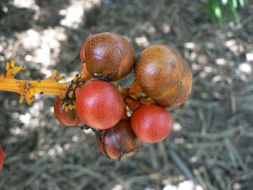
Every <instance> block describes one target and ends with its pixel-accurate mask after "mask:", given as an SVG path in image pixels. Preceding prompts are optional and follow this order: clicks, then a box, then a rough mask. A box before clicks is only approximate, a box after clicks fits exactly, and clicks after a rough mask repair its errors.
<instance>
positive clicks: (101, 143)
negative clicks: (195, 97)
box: [0, 33, 192, 159]
mask: <svg viewBox="0 0 253 190" xmlns="http://www.w3.org/2000/svg"><path fill="white" fill-rule="evenodd" d="M80 59H81V62H82V71H81V72H80V74H77V75H76V76H75V77H74V79H73V80H72V81H71V82H69V83H59V80H61V79H62V77H56V75H57V72H56V71H55V72H54V73H53V74H52V76H51V77H49V78H46V79H43V80H41V81H22V80H16V79H15V75H16V73H18V72H19V71H20V70H22V69H23V68H21V67H17V66H15V63H13V62H14V61H12V62H11V63H8V64H7V66H6V72H5V73H4V74H2V75H0V84H1V85H2V87H1V85H0V90H8V91H14V92H17V93H19V94H21V97H20V102H22V101H23V100H24V99H26V100H27V102H28V103H31V102H32V101H33V100H34V95H35V94H36V93H50V94H54V95H57V96H56V98H55V101H54V112H55V117H56V118H57V119H58V120H59V121H60V122H61V123H62V124H63V125H65V126H85V127H86V128H91V129H92V130H93V131H94V132H95V134H96V138H97V144H98V148H99V150H100V151H101V152H102V153H103V154H105V155H106V156H107V157H109V158H112V159H121V158H123V157H129V156H131V155H133V154H134V153H136V152H137V151H138V150H139V148H140V143H141V142H147V143H155V142H159V141H162V140H164V139H165V138H166V137H167V136H168V135H169V133H170V132H171V129H172V118H171V115H170V113H169V112H168V111H167V110H166V108H175V107H178V106H180V105H182V104H183V103H184V102H185V101H186V100H187V99H188V97H189V95H190V93H191V86H192V72H191V70H190V68H189V66H188V65H187V64H186V63H185V62H184V60H182V58H181V57H180V56H179V55H178V54H177V53H176V52H175V51H174V50H173V49H172V48H170V47H169V46H165V45H152V46H150V47H147V48H146V49H144V50H143V51H142V52H141V54H140V56H139V57H138V59H136V56H135V52H134V49H133V48H132V46H131V45H130V43H129V42H128V41H127V40H126V39H125V38H124V37H123V36H120V35H117V34H113V33H100V34H94V35H90V36H89V37H88V38H87V39H86V40H85V41H84V43H83V45H82V48H81V50H80ZM133 69H134V74H135V80H134V82H133V84H132V85H131V86H130V87H129V88H122V87H120V85H119V84H118V81H119V80H120V79H122V78H124V77H126V76H127V75H128V74H129V73H130V72H131V71H132V70H133Z"/></svg>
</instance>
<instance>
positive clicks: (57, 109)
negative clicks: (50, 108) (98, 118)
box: [54, 96, 83, 126]
mask: <svg viewBox="0 0 253 190" xmlns="http://www.w3.org/2000/svg"><path fill="white" fill-rule="evenodd" d="M54 114H55V117H56V118H57V120H58V121H59V122H60V123H62V124H63V125H65V126H78V125H81V124H82V123H83V122H82V121H81V120H80V118H79V117H78V115H77V113H76V111H75V110H72V111H68V112H66V111H65V110H64V109H63V108H62V105H61V99H60V97H59V96H56V98H55V100H54Z"/></svg>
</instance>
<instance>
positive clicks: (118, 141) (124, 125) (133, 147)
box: [97, 121, 140, 160]
mask: <svg viewBox="0 0 253 190" xmlns="http://www.w3.org/2000/svg"><path fill="white" fill-rule="evenodd" d="M97 144H98V148H99V150H100V152H102V153H103V154H105V155H106V156H107V157H109V158H111V159H116V160H119V159H121V158H124V157H129V156H132V155H134V154H135V153H136V152H137V151H138V150H139V147H140V141H139V140H138V139H137V138H136V136H135V134H134V133H133V131H132V128H131V124H130V121H120V122H119V123H118V124H117V125H115V126H114V127H113V128H111V129H107V130H104V131H102V135H97Z"/></svg>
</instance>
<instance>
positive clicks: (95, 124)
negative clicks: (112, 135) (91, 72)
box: [75, 80, 124, 129]
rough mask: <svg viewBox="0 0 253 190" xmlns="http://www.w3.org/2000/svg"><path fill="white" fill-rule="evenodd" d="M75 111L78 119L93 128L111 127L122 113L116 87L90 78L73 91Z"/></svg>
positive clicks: (122, 108)
mask: <svg viewBox="0 0 253 190" xmlns="http://www.w3.org/2000/svg"><path fill="white" fill-rule="evenodd" d="M75 95H76V101H75V105H76V111H77V114H78V115H79V117H80V119H81V120H83V122H84V123H86V124H87V125H88V126H90V127H92V128H95V129H108V128H111V127H113V126H114V125H115V124H116V123H118V121H119V120H120V118H121V117H122V116H123V114H124V103H123V100H122V97H121V95H120V93H119V91H118V89H117V88H116V87H115V86H114V85H112V84H110V83H108V82H105V81H101V80H91V81H88V82H87V83H86V84H84V85H83V86H81V87H79V88H77V89H76V91H75Z"/></svg>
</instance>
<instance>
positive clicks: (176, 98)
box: [135, 45, 192, 107]
mask: <svg viewBox="0 0 253 190" xmlns="http://www.w3.org/2000/svg"><path fill="white" fill-rule="evenodd" d="M135 77H136V81H137V83H138V84H139V86H140V87H141V89H142V90H143V92H144V93H145V94H147V95H148V96H150V97H151V98H152V99H153V100H154V101H156V102H157V103H158V104H160V105H162V106H166V107H178V106H180V105H182V104H183V103H184V102H185V101H186V100H187V99H188V97H189V95H190V93H191V88H192V72H191V69H190V68H189V66H188V65H187V64H186V63H185V62H184V60H182V59H181V58H180V56H179V55H178V54H177V53H176V52H175V51H174V50H173V49H171V48H170V47H169V46H165V45H153V46H150V47H148V48H146V49H145V50H144V51H143V52H142V53H141V55H140V58H139V59H138V61H137V63H136V66H135Z"/></svg>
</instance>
